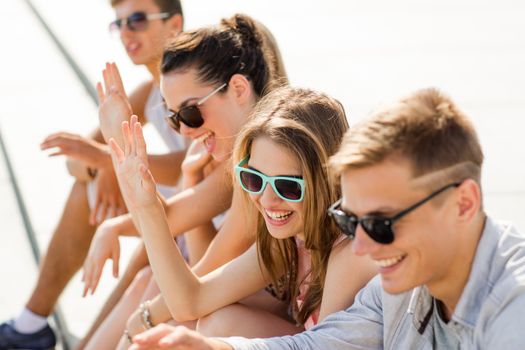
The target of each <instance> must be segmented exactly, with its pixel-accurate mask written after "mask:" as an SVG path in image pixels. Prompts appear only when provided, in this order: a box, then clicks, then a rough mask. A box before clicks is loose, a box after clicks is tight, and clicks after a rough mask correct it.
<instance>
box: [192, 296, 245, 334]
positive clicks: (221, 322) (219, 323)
mask: <svg viewBox="0 0 525 350" xmlns="http://www.w3.org/2000/svg"><path fill="white" fill-rule="evenodd" d="M239 308H242V306H241V305H238V304H233V305H229V306H225V307H223V308H221V309H218V310H216V311H214V312H212V313H211V314H209V315H207V316H204V317H202V318H200V319H199V320H198V321H197V331H198V332H199V333H201V334H203V335H205V336H208V337H219V336H220V337H228V336H231V335H234V334H233V333H234V331H235V325H238V324H239V318H238V317H236V316H235V315H236V314H237V311H238V309H239Z"/></svg>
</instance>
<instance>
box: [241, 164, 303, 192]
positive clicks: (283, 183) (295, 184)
mask: <svg viewBox="0 0 525 350" xmlns="http://www.w3.org/2000/svg"><path fill="white" fill-rule="evenodd" d="M248 159H249V157H246V158H244V159H243V160H242V161H241V162H240V163H239V165H237V166H236V167H235V173H236V175H237V180H238V181H239V183H240V184H241V187H242V188H243V190H245V191H246V192H248V193H251V194H261V193H262V192H263V191H264V189H265V188H266V184H268V183H269V184H270V185H271V186H272V188H273V191H274V192H275V193H276V194H277V195H278V196H279V198H281V199H284V200H285V201H288V202H300V201H302V200H303V198H304V180H303V179H302V178H301V177H300V176H266V175H264V174H263V173H260V172H258V171H257V170H254V169H250V168H245V167H244V166H245V165H246V164H248Z"/></svg>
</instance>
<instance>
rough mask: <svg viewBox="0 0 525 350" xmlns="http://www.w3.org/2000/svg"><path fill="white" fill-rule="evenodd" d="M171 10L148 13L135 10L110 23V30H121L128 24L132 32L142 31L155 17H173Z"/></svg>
mask: <svg viewBox="0 0 525 350" xmlns="http://www.w3.org/2000/svg"><path fill="white" fill-rule="evenodd" d="M171 16H172V14H171V13H169V12H160V13H146V12H142V11H138V12H133V13H132V14H131V15H129V16H128V17H124V18H118V19H116V20H114V21H113V22H111V23H110V24H109V30H110V31H113V30H120V29H122V26H127V27H128V29H129V30H130V31H132V32H141V31H144V30H146V29H148V22H149V21H152V20H154V19H166V18H169V17H171Z"/></svg>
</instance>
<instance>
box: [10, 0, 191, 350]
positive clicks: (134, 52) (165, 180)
mask: <svg viewBox="0 0 525 350" xmlns="http://www.w3.org/2000/svg"><path fill="white" fill-rule="evenodd" d="M110 3H111V5H112V7H113V8H114V10H115V15H116V17H117V19H116V20H115V21H114V22H113V23H112V24H111V28H112V29H114V30H119V33H120V39H121V42H122V44H123V46H124V48H125V50H126V53H127V54H128V56H129V58H130V59H131V60H132V61H133V63H134V64H136V65H143V66H145V67H146V68H147V69H148V71H149V73H150V74H151V78H150V79H149V80H148V81H146V82H144V83H143V84H142V85H140V86H139V87H138V88H136V89H135V90H134V91H132V92H131V94H130V95H129V107H128V108H131V110H132V111H133V113H135V114H137V115H138V116H139V118H140V119H141V120H142V121H144V122H145V121H149V122H150V123H151V124H153V125H154V126H155V127H156V129H157V130H158V131H159V134H160V136H161V137H162V139H163V140H164V141H165V143H166V145H167V146H168V148H169V150H170V153H167V154H163V155H154V156H151V157H150V162H152V168H155V169H156V170H155V171H156V174H155V176H156V179H157V180H158V182H159V183H161V184H164V185H167V186H170V188H171V190H172V191H171V193H173V187H171V186H175V185H176V184H177V182H178V180H179V176H180V164H181V162H182V160H183V158H184V154H185V146H186V141H185V140H184V138H183V137H181V136H180V135H179V134H177V133H176V132H175V131H173V130H171V129H170V127H169V126H168V124H167V123H166V122H165V119H164V117H165V116H166V115H167V110H166V109H165V108H164V107H163V104H162V102H163V101H162V97H161V95H160V90H159V88H158V85H159V79H160V72H159V70H158V65H159V62H160V58H161V56H162V53H163V48H164V43H165V41H166V40H167V39H168V38H169V37H171V36H173V35H176V34H178V33H179V32H180V31H181V30H182V23H183V19H182V8H181V4H180V1H179V0H111V1H110ZM108 69H113V70H115V69H116V68H115V66H114V65H108V66H107V67H106V71H108ZM126 117H129V115H127V116H126ZM106 119H108V118H106ZM118 125H120V121H119V122H118ZM117 132H118V133H120V126H119V128H118V130H117ZM41 147H42V149H52V148H54V149H58V151H56V152H55V153H54V155H66V156H68V158H69V161H68V164H69V165H70V166H69V169H70V171H71V173H72V175H73V176H75V178H76V181H75V183H74V185H73V188H72V189H71V193H70V195H69V198H68V200H67V202H66V204H65V207H64V210H63V213H62V217H61V219H60V222H59V223H58V225H57V227H56V229H55V231H54V233H53V237H52V239H51V241H50V244H49V247H48V250H47V253H46V255H45V257H44V258H43V260H42V263H41V267H40V272H39V275H38V280H37V283H36V285H35V288H34V289H33V291H32V294H31V296H30V298H29V300H28V302H27V304H26V306H25V307H24V309H23V310H22V312H21V313H20V314H19V316H18V317H16V318H14V319H13V320H10V321H8V322H5V323H3V324H1V325H0V350H1V349H11V348H30V349H47V348H51V347H53V346H54V345H55V343H56V338H55V335H54V332H53V330H52V329H51V328H50V327H49V325H48V323H47V317H48V316H49V315H50V314H51V313H52V311H53V308H54V307H55V304H56V302H57V300H58V298H59V296H60V295H61V293H62V291H63V290H64V288H65V287H66V285H67V283H68V282H69V281H70V279H71V278H72V277H73V275H74V274H75V273H76V272H77V271H78V269H79V268H80V267H81V266H82V263H83V262H84V258H85V257H86V254H87V252H88V249H89V247H90V243H91V240H92V238H93V235H94V233H95V229H96V227H97V225H98V224H100V223H101V222H102V221H103V220H104V219H105V218H106V217H112V216H115V215H118V214H122V213H125V211H126V208H125V205H124V203H123V200H122V198H121V196H120V190H119V187H118V184H117V181H116V177H115V175H114V172H113V166H112V163H111V159H110V155H109V150H108V149H107V147H106V145H104V141H103V137H102V133H101V131H100V129H97V130H95V131H94V132H93V133H92V135H91V136H90V137H82V136H79V135H72V134H69V133H64V132H61V133H56V134H53V135H50V136H49V137H48V138H47V139H46V140H45V141H44V142H43V143H42V145H41ZM153 164H155V165H153ZM88 174H89V176H88ZM88 177H89V179H88V180H89V181H88V182H86V178H88ZM144 255H145V254H144ZM115 259H116V260H118V258H115ZM141 260H144V261H145V259H141ZM143 264H144V263H142V265H140V264H139V263H138V260H137V262H136V263H134V264H130V265H131V266H130V267H129V268H128V270H127V271H126V273H125V274H124V277H123V278H122V279H121V281H120V282H119V286H118V287H117V291H116V293H114V294H113V295H112V298H111V299H110V302H109V304H107V305H106V306H105V308H104V310H105V311H103V312H102V313H101V316H100V317H99V321H98V322H100V319H101V318H103V317H104V315H105V314H107V312H109V310H110V309H111V306H112V304H114V303H115V302H116V301H117V300H118V299H119V298H120V296H121V294H122V293H123V292H124V290H125V288H126V286H127V285H128V284H129V283H130V282H131V280H132V279H133V277H134V275H135V273H136V271H137V270H138V269H139V268H141V267H142V266H143ZM117 265H118V261H117V262H115V261H114V274H117V271H118V270H117V269H116V268H115V266H117ZM139 265H140V266H139Z"/></svg>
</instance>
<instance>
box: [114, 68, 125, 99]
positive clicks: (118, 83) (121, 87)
mask: <svg viewBox="0 0 525 350" xmlns="http://www.w3.org/2000/svg"><path fill="white" fill-rule="evenodd" d="M111 72H112V76H113V84H115V85H116V87H117V88H118V90H119V91H120V92H121V93H122V94H125V92H126V91H125V90H124V83H122V78H121V75H120V72H119V70H118V67H117V64H116V63H115V62H113V63H112V64H111Z"/></svg>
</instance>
